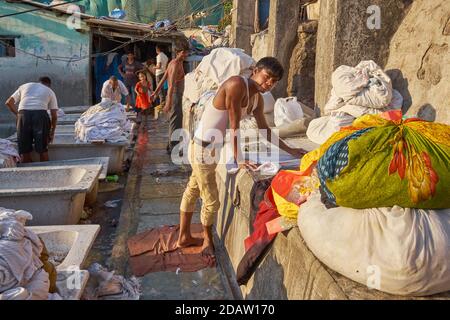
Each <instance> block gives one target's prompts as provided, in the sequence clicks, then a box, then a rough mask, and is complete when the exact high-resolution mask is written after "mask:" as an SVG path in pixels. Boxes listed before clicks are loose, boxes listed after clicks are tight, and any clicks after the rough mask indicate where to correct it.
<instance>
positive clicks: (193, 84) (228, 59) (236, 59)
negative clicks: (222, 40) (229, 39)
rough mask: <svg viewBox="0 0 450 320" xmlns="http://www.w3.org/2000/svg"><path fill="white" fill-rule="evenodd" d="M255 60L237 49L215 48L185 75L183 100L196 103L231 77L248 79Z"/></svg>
mask: <svg viewBox="0 0 450 320" xmlns="http://www.w3.org/2000/svg"><path fill="white" fill-rule="evenodd" d="M254 65H255V60H253V58H252V57H250V56H249V55H247V54H245V53H244V51H243V50H242V49H238V48H217V49H214V50H212V51H211V53H210V54H208V55H207V56H205V57H204V58H203V59H202V61H201V62H200V64H199V65H198V66H197V68H195V70H194V71H193V72H190V73H188V74H187V75H186V78H185V90H184V94H183V98H184V99H188V100H189V101H190V102H191V103H197V102H198V101H199V99H200V96H201V95H202V94H203V93H205V92H206V91H210V90H217V89H218V88H219V87H220V85H221V84H222V83H223V82H225V81H226V80H227V79H228V78H230V77H232V76H237V75H242V76H246V77H249V76H250V75H251V69H250V68H251V67H253V66H254Z"/></svg>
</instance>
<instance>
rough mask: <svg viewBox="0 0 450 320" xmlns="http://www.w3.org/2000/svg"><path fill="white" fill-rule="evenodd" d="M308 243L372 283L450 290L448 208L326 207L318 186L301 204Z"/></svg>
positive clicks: (405, 289) (336, 266) (404, 291)
mask: <svg viewBox="0 0 450 320" xmlns="http://www.w3.org/2000/svg"><path fill="white" fill-rule="evenodd" d="M298 226H299V228H300V232H301V234H302V237H303V239H304V240H305V242H306V244H307V245H308V248H309V249H310V250H311V251H312V252H313V253H314V255H315V256H316V257H317V258H318V259H319V260H320V261H322V262H323V263H324V264H325V265H327V266H328V267H330V268H331V269H333V270H334V271H336V272H339V273H341V274H342V275H344V276H346V277H348V278H350V279H352V280H354V281H356V282H359V283H361V284H363V285H365V286H368V287H369V288H372V289H377V290H380V291H384V292H388V293H391V294H396V295H405V296H426V295H432V294H437V293H441V292H446V291H449V290H450V250H449V248H450V209H442V210H424V209H412V208H401V207H398V206H394V207H391V208H372V209H352V208H344V207H336V208H330V209H327V208H326V206H325V204H323V203H322V202H321V198H320V192H315V193H313V194H312V195H311V196H310V197H309V198H308V200H307V201H306V202H305V203H303V204H302V205H301V206H300V208H299V213H298Z"/></svg>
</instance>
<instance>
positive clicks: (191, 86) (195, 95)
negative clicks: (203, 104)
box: [183, 71, 201, 104]
mask: <svg viewBox="0 0 450 320" xmlns="http://www.w3.org/2000/svg"><path fill="white" fill-rule="evenodd" d="M195 78H196V76H195V72H194V71H193V72H189V73H188V74H186V76H185V77H184V91H183V104H184V101H185V100H189V102H190V103H197V102H198V99H200V95H201V92H200V88H199V87H198V85H197V81H196V80H195Z"/></svg>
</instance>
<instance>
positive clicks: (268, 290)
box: [245, 246, 288, 300]
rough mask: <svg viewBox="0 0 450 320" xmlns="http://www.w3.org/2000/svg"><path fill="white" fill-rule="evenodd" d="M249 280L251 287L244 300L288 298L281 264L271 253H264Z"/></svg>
mask: <svg viewBox="0 0 450 320" xmlns="http://www.w3.org/2000/svg"><path fill="white" fill-rule="evenodd" d="M270 247H271V246H269V248H270ZM251 280H253V287H252V289H251V290H250V292H249V293H248V295H247V296H246V297H245V299H246V300H255V299H258V300H259V299H264V300H288V294H287V289H286V286H285V285H284V283H283V280H284V271H283V266H282V265H281V264H280V263H279V262H278V261H276V258H275V257H274V256H273V255H272V254H270V253H269V254H268V255H266V257H265V258H264V259H263V261H262V262H261V264H260V266H259V267H258V268H257V269H256V271H255V273H254V274H253V277H252V279H251ZM251 280H250V281H251ZM250 281H249V283H250ZM278 284H279V285H278Z"/></svg>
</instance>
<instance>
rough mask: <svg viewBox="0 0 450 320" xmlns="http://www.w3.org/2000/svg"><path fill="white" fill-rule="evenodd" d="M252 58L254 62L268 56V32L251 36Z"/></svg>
mask: <svg viewBox="0 0 450 320" xmlns="http://www.w3.org/2000/svg"><path fill="white" fill-rule="evenodd" d="M251 39H252V57H253V59H255V61H258V60H259V59H261V58H264V57H267V56H269V55H270V52H269V30H268V29H266V30H264V31H261V32H259V33H255V34H252V36H251Z"/></svg>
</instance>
